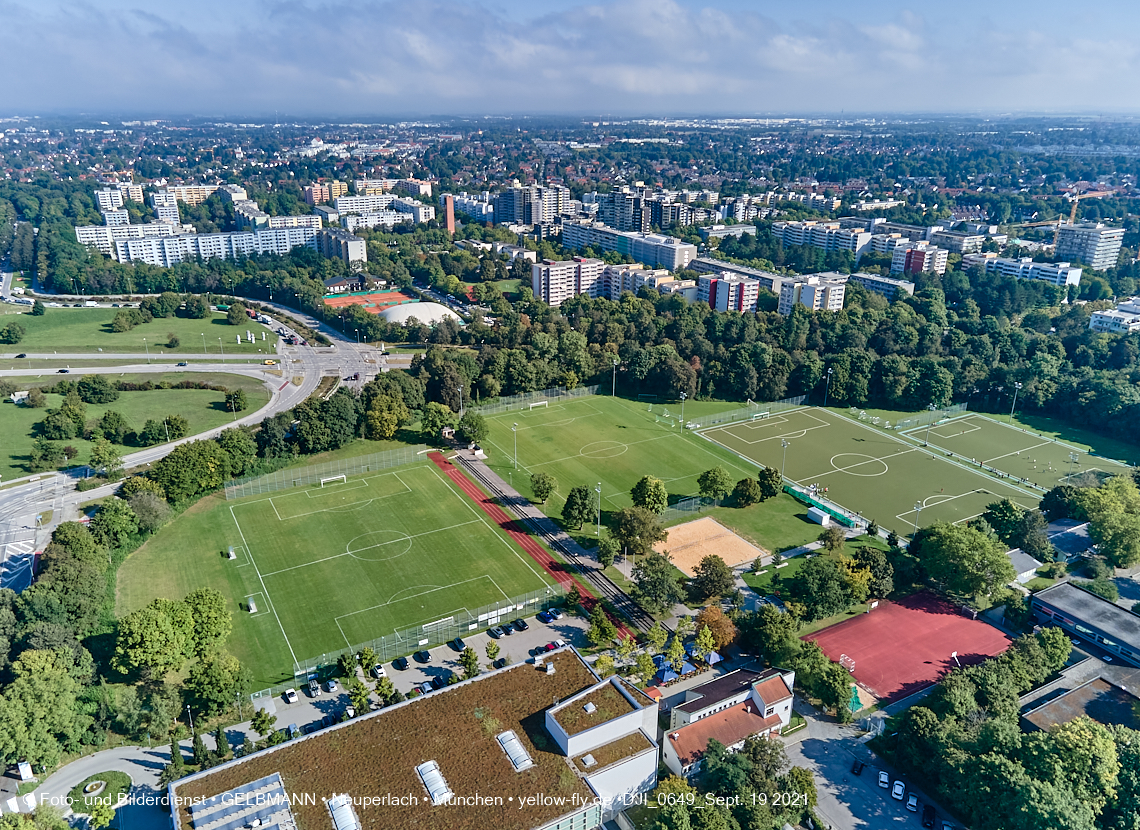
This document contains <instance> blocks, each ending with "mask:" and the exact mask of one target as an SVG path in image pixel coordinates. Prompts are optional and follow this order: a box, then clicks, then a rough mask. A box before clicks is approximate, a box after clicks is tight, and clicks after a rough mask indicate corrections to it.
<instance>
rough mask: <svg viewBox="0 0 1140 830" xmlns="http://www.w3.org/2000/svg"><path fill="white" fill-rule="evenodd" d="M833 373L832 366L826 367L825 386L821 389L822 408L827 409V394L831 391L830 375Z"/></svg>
mask: <svg viewBox="0 0 1140 830" xmlns="http://www.w3.org/2000/svg"><path fill="white" fill-rule="evenodd" d="M834 371H835V367H834V366H828V367H827V384H826V385H825V386H824V387H823V407H824V409H826V408H827V393H828V392H830V391H831V373H832V372H834Z"/></svg>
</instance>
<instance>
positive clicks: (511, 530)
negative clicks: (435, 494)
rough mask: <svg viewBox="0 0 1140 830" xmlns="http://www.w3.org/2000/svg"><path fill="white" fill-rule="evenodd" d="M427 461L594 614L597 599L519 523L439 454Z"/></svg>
mask: <svg viewBox="0 0 1140 830" xmlns="http://www.w3.org/2000/svg"><path fill="white" fill-rule="evenodd" d="M428 458H430V459H431V460H432V462H433V463H434V464H435V465H436V466H437V467H439V468H440V469H441V470H443V473H444V475H446V476H447V477H448V478H450V479H451V480H452V481H453V482H454V483H455V485H456V486H457V487H458V488H459V489H460V490H462V491H463V492H464V493H466V494H467V497H468V498H470V499H471V501H473V502H475V504H477V505H479V508H480V509H481V510H482V511H483V512H484V513H486V514H487V516H488V517H489V518H490V519H491V521H493V522H494V523H495V524H497V525H498V526H499V527H501V528H502V529H503V530H504V531H505V532H506V534H507V535H508V536H510V537H511V539H513V540H514V541H515V543H516V544H517V545H518V546H519V547H520V548H522V549H523V550H524V551H526V553H527V554H529V555H530V557H531V558H532V559H533V560H534V561H535V562H537V563H538V564H539V565H541V566H542V568H543V569H544V570H545V571H546V572H547V573H548V574H550V575H551V576H552V577H554V578H555V580H557V581H558V583H559V584H560V585H561V586H562V587H563V588H567V589H568V588H569V587H570V586H571V585H576V586H578V593H579V594H581V596H582V606H583V607H584V608H585V609H586V610H587V611H591V610H593V607H594V603H596V602H597V601H598V598H597V597H595V596H594V594H593V592H592V591H591V590H590V589H589V588H587V587H586V586H585V585H583V584H582V583H580V582H579V581H578V580H576V579H574V578H573V577H572V576H570V574H569V573H567V572H566V566H565V565H563V564H562V563H561V562H559V561H557V560H556V559H555V558H554V557H553V556H551V555H550V554H549V553H548V552H547V551H546V549H545V548H543V547H542V545H540V544H539V543H538V542H536V541H535V540H534V538H533V537H532V536H531V535H530V534H529V533H527V532H526V531H524V530H522V529H521V528H520V527H519V525H518V523H517V522H515V521H514V519H512V518H511V517H510V516H508V515H507V513H506V511H505V510H503V508H501V507H500V506H499V505H498V504H497V503H496V502H495V500H494V499H492V498H490V497H488V496H487V495H486V494H484V493H483V491H482V490H480V489H479V487H478V486H477V485H476V484H475V482H473V481H472V480H471V479H469V478H468V477H467V476H466V475H464V473H463V471H462V470H460V469H459V468H458V467H456V466H455V465H454V464H452V463H451V462H450V461H448V460H447V459H446V458H444V457H443V455H442V454H441V453H438V452H433V453H428ZM606 616H607V617H609V618H610V620H611V621H612V622H613V624H614V625H615V626H616V627H617V629H618V635H619V636H621V637H631V636H634V634H633V632H632V631H630V630H629V629H628V628H627V627H626V626H625V625H624V624H623V623H622V622H621V620H618V619H615V618H614V616H613V615H612V614H609V613H607V614H606Z"/></svg>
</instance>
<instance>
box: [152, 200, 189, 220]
mask: <svg viewBox="0 0 1140 830" xmlns="http://www.w3.org/2000/svg"><path fill="white" fill-rule="evenodd" d="M154 214H155V216H156V217H157V218H158V221H159V222H166V223H168V224H171V225H177V224H178V223H179V222H181V221H182V216H181V215H180V214H179V212H178V204H177V203H175V204H173V205H167V204H162V205H155V208H154Z"/></svg>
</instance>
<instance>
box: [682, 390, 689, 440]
mask: <svg viewBox="0 0 1140 830" xmlns="http://www.w3.org/2000/svg"><path fill="white" fill-rule="evenodd" d="M687 397H688V395H686V394H685V393H684V392H682V393H681V432H684V431H685V398H687Z"/></svg>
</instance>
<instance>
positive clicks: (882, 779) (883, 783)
mask: <svg viewBox="0 0 1140 830" xmlns="http://www.w3.org/2000/svg"><path fill="white" fill-rule="evenodd" d="M879 786H880V787H882V788H883V789H884V790H887V789H890V787H891V777H890V776H889V775H887V771H886V770H885V769H881V770H879Z"/></svg>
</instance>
